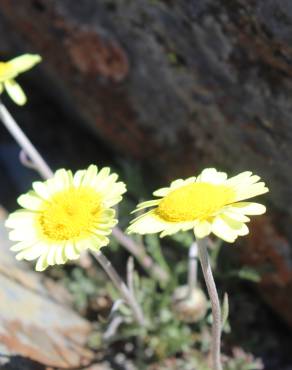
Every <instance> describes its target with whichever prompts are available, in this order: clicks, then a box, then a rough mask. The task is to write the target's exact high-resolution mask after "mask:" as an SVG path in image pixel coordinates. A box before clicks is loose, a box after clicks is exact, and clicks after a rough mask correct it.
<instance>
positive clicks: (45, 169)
mask: <svg viewBox="0 0 292 370" xmlns="http://www.w3.org/2000/svg"><path fill="white" fill-rule="evenodd" d="M0 119H1V121H2V122H3V124H4V126H5V127H6V128H7V130H8V131H9V132H10V133H11V135H12V136H13V137H14V139H15V140H16V141H17V143H18V145H19V146H20V147H21V148H22V149H23V150H24V152H25V153H26V154H27V155H28V156H29V158H30V160H31V161H32V162H33V163H34V164H35V165H36V166H35V169H36V170H37V171H38V172H39V174H40V175H41V176H42V177H43V178H44V179H47V178H50V177H51V176H52V175H53V173H52V171H51V169H50V167H49V166H48V165H47V163H46V162H45V161H44V159H43V158H42V156H41V155H40V154H39V152H38V151H37V150H36V148H35V147H34V146H33V144H32V143H31V141H30V140H29V139H28V137H27V136H26V135H25V134H24V132H23V131H22V130H21V128H20V127H19V126H18V124H17V123H16V121H15V119H14V118H13V117H12V116H11V114H10V113H9V111H8V110H7V108H6V107H5V105H4V104H3V103H2V102H1V101H0Z"/></svg>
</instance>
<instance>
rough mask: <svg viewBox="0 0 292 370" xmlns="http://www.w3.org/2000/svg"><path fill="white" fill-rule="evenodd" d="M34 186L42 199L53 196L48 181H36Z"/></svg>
mask: <svg viewBox="0 0 292 370" xmlns="http://www.w3.org/2000/svg"><path fill="white" fill-rule="evenodd" d="M32 186H33V189H34V191H35V192H36V194H37V195H38V196H39V197H41V198H42V199H48V198H49V197H50V196H51V193H50V190H49V188H48V186H47V183H46V182H41V181H35V182H34V183H33V184H32Z"/></svg>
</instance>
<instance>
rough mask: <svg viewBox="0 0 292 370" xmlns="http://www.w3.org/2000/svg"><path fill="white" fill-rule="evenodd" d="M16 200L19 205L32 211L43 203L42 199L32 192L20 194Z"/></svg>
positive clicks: (36, 209)
mask: <svg viewBox="0 0 292 370" xmlns="http://www.w3.org/2000/svg"><path fill="white" fill-rule="evenodd" d="M17 202H18V204H19V205H21V207H23V208H26V209H30V210H33V211H38V210H39V209H40V208H41V207H42V205H43V200H42V199H41V198H39V197H38V196H37V195H36V193H34V192H29V193H27V194H23V195H21V196H20V197H18V199H17Z"/></svg>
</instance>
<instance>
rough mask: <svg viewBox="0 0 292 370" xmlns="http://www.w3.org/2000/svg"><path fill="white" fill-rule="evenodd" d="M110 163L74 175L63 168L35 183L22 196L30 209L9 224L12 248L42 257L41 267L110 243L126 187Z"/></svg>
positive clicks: (21, 254) (31, 256)
mask: <svg viewBox="0 0 292 370" xmlns="http://www.w3.org/2000/svg"><path fill="white" fill-rule="evenodd" d="M117 178H118V175H116V174H115V173H112V174H110V169H109V168H108V167H105V168H102V169H101V170H100V171H98V169H97V167H96V166H94V165H91V166H89V167H88V169H86V170H80V171H77V172H76V173H75V175H74V176H73V174H72V172H71V171H67V170H64V169H60V170H58V171H57V172H56V173H55V175H54V176H53V177H52V178H51V179H49V180H47V181H45V182H34V183H33V189H34V190H33V191H30V192H28V193H27V194H24V195H21V196H20V197H19V198H18V203H19V204H20V205H21V206H22V207H23V208H24V209H21V210H18V211H16V212H14V213H12V214H11V215H10V216H9V217H8V219H7V221H6V226H7V227H9V228H12V229H13V230H12V231H10V233H9V238H10V240H12V241H15V242H18V243H16V244H15V245H14V246H12V248H11V250H12V251H14V252H18V254H17V255H16V258H17V259H18V260H22V259H25V260H28V261H30V260H35V259H38V260H37V264H36V270H37V271H43V270H45V269H46V268H47V267H48V265H55V264H63V263H65V262H66V261H67V260H74V259H77V258H78V257H79V256H80V253H81V252H82V251H83V250H86V249H91V250H94V251H98V250H99V249H100V248H101V247H103V246H105V245H107V244H108V243H109V239H108V237H107V235H109V234H110V233H111V230H112V228H113V227H114V226H115V225H116V223H117V220H116V219H115V210H114V209H112V208H111V207H112V206H114V205H115V204H117V203H118V202H120V201H121V199H122V196H121V195H122V194H123V193H125V191H126V187H125V184H124V183H123V182H117Z"/></svg>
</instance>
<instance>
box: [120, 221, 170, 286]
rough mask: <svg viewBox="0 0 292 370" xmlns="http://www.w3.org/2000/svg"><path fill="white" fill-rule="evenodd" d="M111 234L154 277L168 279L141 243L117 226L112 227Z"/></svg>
mask: <svg viewBox="0 0 292 370" xmlns="http://www.w3.org/2000/svg"><path fill="white" fill-rule="evenodd" d="M113 236H114V237H115V238H116V240H117V241H118V242H119V243H120V244H121V245H122V246H123V247H124V248H125V249H127V250H128V251H129V252H130V253H131V254H132V255H133V256H135V257H136V258H137V260H138V261H139V262H140V264H141V265H142V266H143V267H144V268H145V270H149V271H150V273H152V275H153V277H155V278H156V279H158V280H160V281H163V282H166V281H167V280H168V279H169V276H168V273H167V272H166V271H165V270H163V269H162V268H161V267H160V266H159V265H157V264H156V263H155V262H154V261H153V259H152V258H151V257H150V256H149V255H148V254H147V253H146V251H145V247H144V246H143V245H142V244H138V243H135V242H134V240H133V239H131V238H129V237H128V236H126V235H125V234H124V233H123V231H122V230H121V229H119V228H118V227H114V228H113Z"/></svg>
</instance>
